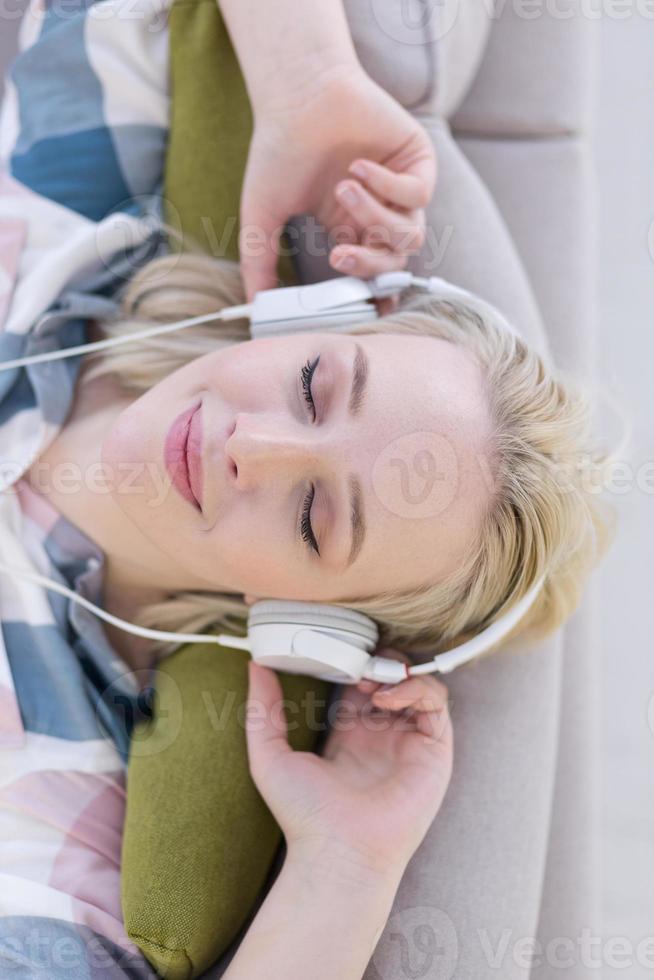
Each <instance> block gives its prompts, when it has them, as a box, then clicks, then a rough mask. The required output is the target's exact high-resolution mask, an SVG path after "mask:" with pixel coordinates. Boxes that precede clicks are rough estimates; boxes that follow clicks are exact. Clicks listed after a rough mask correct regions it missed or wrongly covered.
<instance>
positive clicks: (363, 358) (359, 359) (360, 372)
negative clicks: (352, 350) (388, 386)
mask: <svg viewBox="0 0 654 980" xmlns="http://www.w3.org/2000/svg"><path fill="white" fill-rule="evenodd" d="M355 346H356V354H355V355H354V370H353V371H352V389H351V391H350V400H349V403H348V409H349V412H350V415H356V414H357V412H359V410H360V409H361V405H362V404H363V399H364V397H365V394H366V384H367V382H368V367H369V364H368V357H367V355H366V352H365V351H364V349H363V347H361V346H360V345H359V344H356V345H355Z"/></svg>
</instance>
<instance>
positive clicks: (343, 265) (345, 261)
mask: <svg viewBox="0 0 654 980" xmlns="http://www.w3.org/2000/svg"><path fill="white" fill-rule="evenodd" d="M334 265H335V266H336V268H337V269H345V270H347V269H353V268H354V259H353V258H352V256H351V255H341V256H340V257H339V258H337V259H334Z"/></svg>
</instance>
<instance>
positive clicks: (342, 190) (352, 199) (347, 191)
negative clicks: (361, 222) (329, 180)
mask: <svg viewBox="0 0 654 980" xmlns="http://www.w3.org/2000/svg"><path fill="white" fill-rule="evenodd" d="M338 196H339V198H340V199H341V201H343V203H344V204H349V205H350V207H353V206H354V205H355V204H358V203H359V195H358V194H357V192H356V191H355V190H354V188H353V187H352V185H351V184H344V185H343V186H341V187H339V188H338Z"/></svg>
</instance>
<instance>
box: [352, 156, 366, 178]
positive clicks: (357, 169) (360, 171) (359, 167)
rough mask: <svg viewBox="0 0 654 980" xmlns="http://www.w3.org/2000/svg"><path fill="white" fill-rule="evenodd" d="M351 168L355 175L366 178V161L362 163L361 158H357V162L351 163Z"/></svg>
mask: <svg viewBox="0 0 654 980" xmlns="http://www.w3.org/2000/svg"><path fill="white" fill-rule="evenodd" d="M349 169H350V173H351V174H354V176H355V177H360V178H361V180H365V179H366V177H367V175H368V168H367V167H366V165H365V163H361V161H360V160H357V161H356V163H352V164H350V168H349Z"/></svg>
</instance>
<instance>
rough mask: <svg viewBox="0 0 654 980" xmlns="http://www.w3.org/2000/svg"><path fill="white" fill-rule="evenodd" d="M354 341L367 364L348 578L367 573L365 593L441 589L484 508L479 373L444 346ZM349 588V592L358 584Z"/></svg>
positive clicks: (394, 339)
mask: <svg viewBox="0 0 654 980" xmlns="http://www.w3.org/2000/svg"><path fill="white" fill-rule="evenodd" d="M354 339H356V342H357V343H359V344H360V345H361V346H362V347H363V349H364V350H365V352H366V354H367V355H368V359H369V373H368V385H367V389H368V390H367V395H366V399H365V403H364V406H363V408H362V411H361V416H360V420H359V424H360V425H361V431H360V436H361V438H360V440H359V439H357V441H356V445H357V455H358V460H356V461H354V467H355V468H356V469H357V470H358V472H359V474H360V476H361V479H362V482H363V494H364V499H365V508H366V523H367V535H366V544H365V545H364V547H363V549H362V551H361V555H360V557H359V559H358V561H357V562H355V563H354V565H353V566H352V568H351V569H350V570H349V572H351V573H355V572H357V571H358V572H359V573H361V572H362V571H363V570H364V567H365V578H366V581H367V583H368V585H369V588H370V592H371V594H372V593H374V592H375V589H376V588H381V589H384V588H388V583H389V578H390V581H394V582H395V583H396V585H395V588H397V589H403V588H411V587H412V586H417V585H423V584H425V583H426V582H435V581H438V580H439V579H442V578H445V577H447V576H448V575H449V574H451V573H452V572H453V571H454V570H455V569H456V567H457V565H458V564H460V562H461V560H462V559H463V557H464V556H465V554H466V553H467V551H468V549H469V548H470V547H471V545H472V543H473V541H474V539H475V537H476V534H477V531H478V528H479V524H480V520H481V517H482V515H483V513H484V511H485V509H486V507H487V504H488V500H489V493H490V491H489V486H488V479H487V473H488V466H487V456H488V448H489V442H490V419H489V412H488V405H487V399H486V396H485V391H484V381H483V375H482V372H481V369H480V368H479V366H478V365H477V364H476V362H475V360H474V358H473V357H472V355H471V354H470V353H469V352H467V351H466V350H465V349H463V348H461V347H458V346H456V345H455V344H452V343H450V342H449V341H446V340H441V339H437V338H432V337H416V336H410V335H409V336H404V335H401V334H393V335H379V334H377V335H375V334H371V335H367V334H366V335H359V336H357V337H356V338H354ZM348 341H349V342H350V343H351V341H352V338H348ZM389 572H390V573H391V574H390V576H389ZM344 584H345V583H344ZM347 584H348V586H349V587H352V588H355V579H354V578H353V579H352V581H349V582H348V583H347ZM355 592H356V589H355ZM355 592H353V593H352V594H355Z"/></svg>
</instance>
